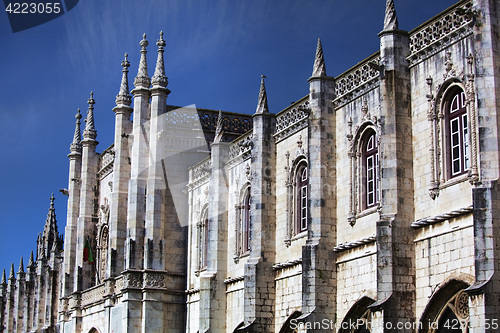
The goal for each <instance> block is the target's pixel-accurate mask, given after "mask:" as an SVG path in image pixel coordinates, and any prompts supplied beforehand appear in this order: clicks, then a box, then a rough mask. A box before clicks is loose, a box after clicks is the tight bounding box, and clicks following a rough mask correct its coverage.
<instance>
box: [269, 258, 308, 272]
mask: <svg viewBox="0 0 500 333" xmlns="http://www.w3.org/2000/svg"><path fill="white" fill-rule="evenodd" d="M300 264H302V259H295V260H290V261H288V260H287V261H286V262H280V263H276V264H274V265H273V269H274V270H278V269H285V268H290V267H293V266H297V265H300Z"/></svg>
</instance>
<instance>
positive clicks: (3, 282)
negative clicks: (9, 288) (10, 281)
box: [0, 268, 7, 285]
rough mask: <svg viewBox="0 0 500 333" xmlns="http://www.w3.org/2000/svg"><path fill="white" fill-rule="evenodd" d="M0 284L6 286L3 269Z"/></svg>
mask: <svg viewBox="0 0 500 333" xmlns="http://www.w3.org/2000/svg"><path fill="white" fill-rule="evenodd" d="M0 284H2V285H6V284H7V278H6V277H5V268H4V269H3V273H2V282H0Z"/></svg>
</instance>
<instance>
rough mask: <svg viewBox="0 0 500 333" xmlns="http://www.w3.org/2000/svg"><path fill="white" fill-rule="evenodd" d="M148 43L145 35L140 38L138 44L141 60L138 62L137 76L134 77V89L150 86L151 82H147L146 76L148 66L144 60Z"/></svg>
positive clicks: (147, 77)
mask: <svg viewBox="0 0 500 333" xmlns="http://www.w3.org/2000/svg"><path fill="white" fill-rule="evenodd" d="M148 44H149V43H148V41H147V40H146V34H144V35H143V36H142V40H141V42H140V43H139V45H140V46H141V60H140V62H139V71H138V72H137V76H136V77H135V80H134V85H135V87H136V88H138V87H142V88H149V86H150V85H151V81H150V80H149V76H148V64H147V60H146V53H147V52H148V51H146V46H148Z"/></svg>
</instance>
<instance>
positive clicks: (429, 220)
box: [411, 206, 473, 229]
mask: <svg viewBox="0 0 500 333" xmlns="http://www.w3.org/2000/svg"><path fill="white" fill-rule="evenodd" d="M472 211H473V207H472V206H468V207H464V208H460V209H456V210H452V211H451V212H448V213H444V214H440V215H437V216H433V217H425V218H423V219H420V220H417V221H415V222H412V224H411V227H412V228H413V229H419V228H422V227H426V226H428V225H432V224H436V223H441V222H443V221H446V220H450V219H454V218H457V217H459V216H463V215H467V214H470V213H472Z"/></svg>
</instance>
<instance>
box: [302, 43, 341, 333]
mask: <svg viewBox="0 0 500 333" xmlns="http://www.w3.org/2000/svg"><path fill="white" fill-rule="evenodd" d="M308 81H309V107H310V113H309V126H308V130H309V131H308V142H309V144H308V147H307V149H308V157H309V159H308V172H309V175H308V176H309V198H308V202H307V209H308V221H307V222H308V235H307V241H306V244H305V245H304V246H303V248H302V313H304V314H308V313H311V314H310V316H309V317H307V320H308V321H309V322H320V321H322V320H325V319H326V320H333V321H335V319H336V318H335V313H336V306H335V305H336V303H337V302H336V288H335V286H336V267H335V254H334V252H333V248H334V246H335V240H336V222H337V221H336V220H335V216H336V210H335V208H336V196H335V193H336V190H335V189H336V183H335V178H336V173H335V161H336V160H335V154H336V152H335V144H336V141H335V133H336V126H335V122H336V120H335V113H334V111H333V104H332V100H333V99H334V97H335V95H334V81H333V77H330V76H328V75H327V74H326V66H325V62H324V58H323V48H322V46H321V41H320V40H319V39H318V45H317V48H316V58H315V61H314V66H313V73H312V76H311V78H309V80H308ZM312 332H316V331H315V330H312Z"/></svg>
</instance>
